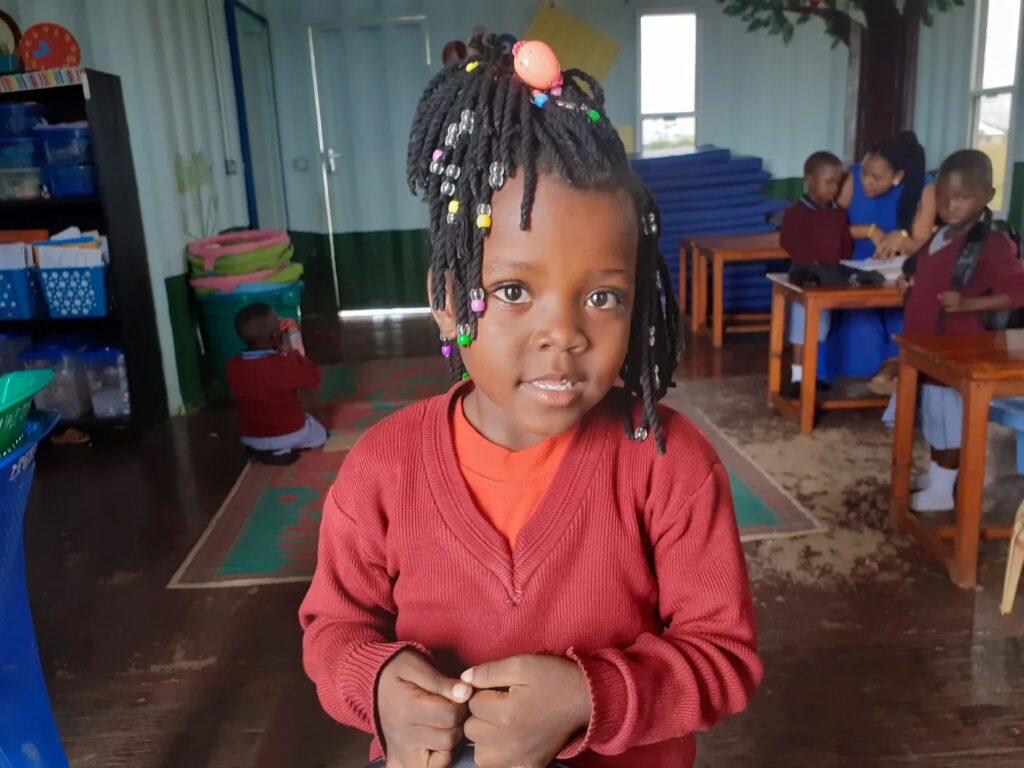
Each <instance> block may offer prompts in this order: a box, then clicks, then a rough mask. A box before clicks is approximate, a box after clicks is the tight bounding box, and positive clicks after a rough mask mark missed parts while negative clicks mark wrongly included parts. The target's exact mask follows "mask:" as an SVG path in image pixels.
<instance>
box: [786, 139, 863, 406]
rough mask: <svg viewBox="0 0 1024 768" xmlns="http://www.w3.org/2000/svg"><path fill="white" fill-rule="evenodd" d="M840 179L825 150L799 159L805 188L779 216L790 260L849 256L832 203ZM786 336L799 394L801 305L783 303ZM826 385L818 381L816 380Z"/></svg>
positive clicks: (839, 166)
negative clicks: (786, 309) (801, 159)
mask: <svg viewBox="0 0 1024 768" xmlns="http://www.w3.org/2000/svg"><path fill="white" fill-rule="evenodd" d="M842 183H843V163H842V161H841V160H840V159H839V158H838V157H836V156H835V155H833V154H832V153H831V152H815V153H814V154H813V155H811V156H810V157H808V158H807V162H805V163H804V186H805V187H806V189H807V191H806V192H805V193H804V195H803V197H801V198H800V200H798V201H797V202H796V203H794V204H793V205H791V206H790V207H789V208H787V209H786V212H785V214H784V215H783V217H782V233H781V235H780V241H781V244H782V247H783V249H785V251H786V253H788V254H789V258H790V260H791V261H792V263H793V265H794V266H803V265H806V264H838V263H839V262H840V261H846V260H848V259H849V258H850V254H851V253H852V251H853V240H852V239H851V238H850V221H849V218H848V217H847V215H846V211H845V210H844V209H843V208H840V207H839V206H838V205H836V197H837V196H838V195H839V188H840V187H841V186H842ZM789 306H790V311H789V342H790V344H792V345H793V365H792V368H791V376H790V381H791V382H792V383H791V384H790V396H791V397H794V398H796V397H800V382H801V381H803V365H802V364H801V363H800V361H801V360H803V344H804V319H805V315H804V307H803V305H802V304H796V303H792V304H790V305H789ZM831 320H832V312H831V311H829V310H824V311H822V313H821V315H820V319H819V322H820V325H819V326H818V341H825V339H827V338H828V329H829V324H830V322H831ZM816 384H817V385H819V386H820V387H821V388H826V387H827V385H826V384H825V382H824V381H821V380H819V381H818V382H816Z"/></svg>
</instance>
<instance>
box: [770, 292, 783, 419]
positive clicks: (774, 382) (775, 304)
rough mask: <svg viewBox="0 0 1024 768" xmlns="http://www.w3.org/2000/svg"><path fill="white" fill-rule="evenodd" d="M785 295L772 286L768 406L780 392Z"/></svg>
mask: <svg viewBox="0 0 1024 768" xmlns="http://www.w3.org/2000/svg"><path fill="white" fill-rule="evenodd" d="M785 329H786V295H785V294H784V293H783V292H782V289H781V288H780V287H779V286H778V285H775V284H774V283H773V284H772V319H771V330H769V331H768V404H769V405H771V404H772V395H777V394H779V393H780V392H782V353H783V348H784V344H785Z"/></svg>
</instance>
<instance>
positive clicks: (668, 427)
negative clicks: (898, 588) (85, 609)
mask: <svg viewBox="0 0 1024 768" xmlns="http://www.w3.org/2000/svg"><path fill="white" fill-rule="evenodd" d="M474 44H475V45H476V47H477V48H478V50H480V53H479V54H478V55H474V56H473V57H471V58H470V60H469V61H468V62H467V63H465V64H464V65H458V64H452V65H449V66H448V67H447V68H446V69H444V70H443V71H441V72H440V73H438V74H437V75H436V76H435V78H434V80H433V81H432V82H431V83H430V85H429V86H428V87H427V90H426V91H425V93H424V95H423V98H422V100H421V102H420V104H419V107H418V108H417V110H416V112H415V117H414V119H413V127H412V131H411V134H410V139H409V152H408V163H409V165H408V174H409V183H410V185H411V187H412V188H413V189H414V190H415V191H417V192H422V193H424V199H425V200H426V201H427V202H428V204H429V211H430V218H429V226H430V240H431V246H432V247H431V254H432V265H431V272H430V277H429V285H430V293H431V304H432V307H433V310H434V319H435V320H436V322H437V324H438V326H439V329H440V332H441V339H442V341H441V345H440V346H441V354H442V355H444V357H445V358H447V360H448V362H449V364H450V366H451V372H452V374H453V378H454V379H455V381H456V382H457V384H456V386H454V387H453V388H452V389H451V390H450V391H449V392H448V393H447V394H445V395H442V396H439V397H434V398H431V399H429V400H426V401H424V402H420V403H417V404H415V405H412V406H410V407H409V408H407V409H405V410H403V411H400V412H399V413H397V414H395V415H393V416H391V417H389V418H387V419H385V420H384V421H382V422H380V423H379V424H377V425H375V426H374V427H373V428H372V429H370V430H369V431H368V432H367V433H366V434H365V435H364V436H363V438H362V439H361V440H360V441H359V443H358V444H357V445H356V446H355V447H354V448H353V449H352V451H351V453H349V455H348V457H347V458H346V459H345V463H344V464H343V465H342V467H341V471H340V473H339V474H338V479H337V481H336V482H335V484H334V487H333V489H332V490H331V492H330V493H329V494H328V497H327V500H326V503H325V506H324V513H323V521H322V524H321V528H320V545H319V547H320V548H319V556H318V562H317V568H316V574H315V575H314V577H313V583H312V584H311V585H310V588H309V593H308V594H307V595H306V598H305V600H304V601H303V604H302V607H301V608H300V612H299V615H300V620H301V623H302V627H303V630H304V631H305V636H304V638H303V663H304V665H305V669H306V671H307V673H308V674H309V676H310V677H311V678H312V679H313V681H314V682H315V683H316V687H317V694H318V695H319V697H320V702H321V704H322V705H323V707H324V709H325V710H326V711H327V713H328V714H330V715H331V716H332V717H334V718H335V719H336V720H338V721H339V722H341V723H344V724H346V725H350V726H354V727H356V728H359V729H361V730H364V731H366V732H368V733H371V734H373V736H374V739H373V747H372V750H373V757H374V758H378V757H380V756H381V755H382V753H386V754H387V764H388V765H389V766H405V767H406V768H409V767H410V766H427V765H437V766H447V765H449V764H451V761H452V759H453V751H458V750H461V748H462V745H463V742H467V741H468V742H472V743H473V744H474V745H475V764H476V765H478V766H481V767H482V768H486V767H488V766H490V767H494V766H531V767H536V768H540V767H542V766H547V765H548V764H549V763H550V762H551V760H552V759H553V758H555V757H556V756H557V757H558V759H559V760H564V761H569V762H571V764H572V765H573V766H576V768H655V767H656V766H672V767H673V768H690V767H691V766H692V765H693V761H694V753H695V750H696V740H695V738H694V733H695V732H697V731H704V730H707V729H708V728H710V727H711V726H712V725H714V724H715V723H716V722H718V721H719V720H721V719H723V718H724V717H726V716H727V715H729V714H732V713H734V712H738V711H740V710H742V709H743V708H744V707H745V706H746V704H747V701H748V700H749V699H750V697H751V695H753V693H754V690H755V689H756V688H757V685H758V683H759V682H760V680H761V674H762V670H761V662H760V660H759V658H758V655H757V648H756V643H755V633H754V615H753V609H752V606H751V599H750V592H749V586H748V584H747V573H746V566H745V563H744V559H743V550H742V549H741V547H740V543H739V538H738V536H737V529H736V513H735V510H734V509H733V503H732V497H731V495H730V488H729V478H728V474H727V472H726V470H725V468H724V467H723V465H722V463H721V461H720V460H719V458H718V456H717V455H716V454H715V451H714V449H713V448H712V447H711V445H710V444H709V443H708V441H707V440H706V439H705V438H704V436H702V435H701V434H700V433H699V432H698V431H697V429H696V428H695V427H694V426H693V424H691V423H690V422H689V421H688V420H687V419H686V418H685V417H684V416H682V415H681V414H679V413H677V412H675V411H672V410H669V409H667V408H664V407H660V406H659V405H658V401H659V400H660V399H661V398H662V397H663V396H664V395H665V393H666V391H667V390H668V387H669V386H670V384H671V381H672V376H673V372H674V370H675V368H676V363H677V356H676V351H677V349H678V347H677V334H676V320H677V317H678V308H677V306H676V302H675V300H674V295H673V290H672V281H671V278H670V277H669V273H668V268H667V265H666V264H665V260H664V259H663V258H662V256H661V254H660V253H659V252H658V238H659V233H658V232H659V227H660V221H659V215H658V209H657V206H656V205H655V203H654V200H653V198H652V197H651V193H650V191H649V190H648V189H646V188H645V187H644V185H643V183H642V182H641V181H640V179H639V178H637V176H636V174H635V173H634V172H633V170H632V169H631V167H630V164H629V159H628V157H627V156H626V151H625V148H624V147H623V145H622V140H621V139H620V138H619V135H618V133H617V132H616V130H615V128H614V127H613V125H612V122H611V120H609V118H608V116H607V114H606V113H605V109H604V92H603V90H602V89H601V86H600V85H599V84H598V83H597V81H595V80H594V79H593V78H591V77H590V76H589V75H586V74H584V73H583V72H580V71H579V70H573V69H570V70H566V71H565V72H564V73H562V72H560V70H559V68H558V64H557V61H556V60H555V59H554V54H553V52H551V50H550V49H549V48H547V46H546V45H544V44H543V43H539V42H537V41H527V42H520V43H517V45H516V47H515V48H514V49H513V50H514V53H513V55H511V56H510V55H507V54H505V53H503V52H502V49H501V47H500V43H499V42H498V40H497V38H496V37H495V36H494V35H490V36H488V38H487V39H486V41H481V40H480V39H479V38H477V39H476V40H475V41H474ZM524 54H528V55H524ZM513 56H514V57H515V59H514V61H513ZM549 64H550V65H551V66H550V68H549V67H548V66H547V65H549ZM513 67H514V69H513ZM534 67H537V68H544V71H543V73H539V72H537V71H535V69H534ZM524 77H525V78H529V80H528V81H527V82H529V83H530V85H528V84H527V82H524V80H523V78H524ZM563 80H564V82H563ZM534 83H535V84H534ZM531 85H532V87H531ZM534 88H536V89H537V90H534ZM548 89H550V90H548ZM542 97H543V98H542ZM617 382H619V383H617ZM663 454H664V455H663Z"/></svg>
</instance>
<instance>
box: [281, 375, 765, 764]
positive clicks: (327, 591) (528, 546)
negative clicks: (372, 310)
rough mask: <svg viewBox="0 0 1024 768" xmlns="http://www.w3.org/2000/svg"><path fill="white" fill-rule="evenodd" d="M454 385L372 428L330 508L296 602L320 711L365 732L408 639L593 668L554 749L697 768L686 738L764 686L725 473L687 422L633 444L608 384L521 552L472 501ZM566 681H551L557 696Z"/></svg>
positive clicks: (462, 660)
mask: <svg viewBox="0 0 1024 768" xmlns="http://www.w3.org/2000/svg"><path fill="white" fill-rule="evenodd" d="M461 389H462V387H455V388H453V390H452V391H451V392H449V393H448V394H447V395H443V396H440V397H436V398H433V399H430V400H427V401H424V402H422V403H418V404H416V405H414V406H411V407H409V408H407V409H405V410H403V411H401V412H399V413H397V414H395V415H394V416H392V417H390V418H388V419H386V420H384V421H383V422H381V423H380V424H378V425H377V426H375V427H374V428H373V429H371V430H370V431H369V432H367V434H366V435H364V436H363V438H362V439H361V440H360V441H359V443H358V444H357V445H356V446H355V447H354V448H353V449H352V451H351V452H350V453H349V455H348V457H347V458H346V460H345V462H344V464H343V465H342V468H341V471H340V472H339V474H338V479H337V481H336V482H335V484H334V486H333V488H332V490H331V492H330V494H329V495H328V499H327V501H326V504H325V507H324V513H323V518H322V521H321V528H320V549H319V555H318V562H317V569H316V573H315V575H314V577H313V582H312V584H311V585H310V588H309V592H308V594H307V595H306V598H305V600H304V601H303V603H302V606H301V608H300V610H299V618H300V622H301V625H302V627H303V629H304V631H305V635H304V638H303V663H304V666H305V669H306V672H307V674H308V675H309V677H310V678H311V679H312V680H313V682H314V683H315V684H316V687H317V693H318V695H319V697H320V702H321V704H322V706H323V707H324V709H325V711H326V712H327V713H328V714H329V715H331V716H332V717H333V718H335V719H336V720H338V721H339V722H341V723H343V724H346V725H350V726H354V727H356V728H359V729H361V730H364V731H366V732H368V733H371V734H373V735H374V742H373V746H372V749H371V757H372V758H376V757H379V756H380V755H381V751H382V750H381V743H382V739H381V734H380V732H379V728H378V725H377V718H376V706H375V695H376V684H377V679H378V677H379V674H380V671H381V669H382V668H383V667H384V666H385V665H386V664H387V663H388V662H389V661H390V660H391V659H392V658H393V657H394V656H395V654H396V653H398V652H400V651H401V650H403V649H406V648H415V649H417V650H419V651H420V652H422V653H424V654H427V655H428V656H429V657H430V658H431V661H432V663H433V664H434V665H435V666H436V667H437V668H438V669H439V670H441V671H442V672H444V673H445V674H448V675H451V676H454V677H457V676H458V675H459V674H460V673H461V672H462V671H463V670H464V669H466V668H468V667H470V666H473V665H476V664H480V663H483V662H487V661H495V660H499V659H503V658H507V657H510V656H515V655H518V654H536V653H546V654H553V655H559V656H564V657H566V658H568V659H571V660H573V661H574V662H575V663H577V664H578V665H579V667H580V669H581V670H582V671H583V673H584V675H585V677H586V680H587V683H588V687H589V691H590V697H591V704H592V716H591V721H590V724H589V726H588V728H587V729H586V732H585V733H582V734H580V735H579V737H578V738H576V739H575V740H573V741H572V742H571V743H570V744H568V745H567V746H566V749H565V750H564V752H563V753H562V754H561V755H560V758H561V759H563V760H566V761H567V762H569V763H570V764H571V765H573V766H579V767H581V768H598V767H600V768H607V767H611V766H614V767H615V768H641V766H643V768H651V767H652V766H673V767H677V766H678V767H680V768H686V767H687V766H691V765H692V763H693V759H694V755H695V751H696V746H695V741H694V737H693V733H694V732H695V731H698V730H706V729H707V728H709V727H711V726H712V725H713V724H714V723H715V722H717V721H718V720H720V719H722V718H723V717H725V716H726V715H729V714H731V713H735V712H739V711H741V710H742V709H744V708H745V707H746V704H747V702H748V700H749V698H750V697H751V695H752V694H753V692H754V690H755V689H756V687H757V685H758V684H759V682H760V680H761V676H762V667H761V662H760V659H759V658H758V655H757V651H756V641H755V630H754V617H753V609H752V606H751V598H750V589H749V585H748V582H747V573H746V564H745V562H744V559H743V551H742V549H741V547H740V543H739V537H738V532H737V527H736V517H735V513H734V510H733V505H732V498H731V496H730V491H729V480H728V475H727V473H726V471H725V469H724V468H723V467H722V465H721V463H720V462H719V460H718V457H717V456H716V454H715V452H714V449H712V448H711V446H710V445H709V444H708V442H707V440H706V439H705V438H704V437H703V436H702V435H701V434H700V433H699V431H698V430H697V429H696V428H695V427H694V426H693V425H692V424H691V423H690V422H689V421H688V420H687V419H685V418H684V417H683V416H681V415H680V414H678V413H676V412H674V411H671V410H669V409H665V408H662V409H660V410H659V417H660V419H661V424H662V429H663V432H664V435H665V439H666V443H667V453H666V455H664V456H658V455H657V453H656V451H655V450H654V445H653V441H652V440H650V439H649V440H646V441H642V442H637V441H632V440H628V439H627V438H626V437H625V435H624V433H623V428H622V413H623V409H624V408H625V407H626V406H627V405H629V406H630V407H633V408H636V407H637V406H636V404H635V403H627V401H625V399H624V398H625V395H624V394H623V393H622V392H621V390H613V392H612V393H611V394H610V395H609V396H608V398H606V399H605V401H604V402H603V403H601V404H600V405H598V406H597V407H595V408H594V409H592V410H591V411H590V413H588V414H587V415H586V416H585V417H584V419H583V420H582V421H581V423H580V424H579V426H578V427H577V430H576V434H575V435H574V437H573V440H572V443H571V445H570V446H569V448H568V450H567V452H566V455H565V457H564V459H563V460H562V462H561V464H560V466H559V468H558V471H557V472H556V474H555V476H554V478H552V481H551V485H550V487H549V489H548V493H547V494H546V495H545V497H544V499H543V501H542V502H541V504H540V507H539V508H538V509H537V510H536V511H535V512H534V514H533V515H532V516H531V517H530V519H529V521H528V522H527V523H526V525H525V526H524V527H523V529H522V531H521V532H520V535H519V538H518V544H517V546H516V549H515V551H514V552H512V551H511V550H510V549H509V546H508V543H507V542H506V541H505V539H504V538H503V537H502V536H501V534H500V533H498V531H496V530H495V529H494V528H493V527H492V526H491V525H489V524H488V522H487V520H486V518H485V517H484V516H483V515H482V514H481V513H480V511H479V510H478V509H477V508H476V507H475V505H474V504H473V501H472V498H471V496H470V493H469V490H468V488H467V487H466V483H465V481H464V479H463V477H462V475H461V473H460V472H459V466H458V463H457V461H456V457H455V451H454V448H453V442H452V430H451V422H450V417H449V415H450V413H451V408H452V403H453V400H454V398H456V397H458V396H459V394H460V390H461ZM556 695H557V694H556Z"/></svg>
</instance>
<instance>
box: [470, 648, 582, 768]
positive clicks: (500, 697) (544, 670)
mask: <svg viewBox="0 0 1024 768" xmlns="http://www.w3.org/2000/svg"><path fill="white" fill-rule="evenodd" d="M462 680H463V682H466V683H469V684H471V685H472V686H473V688H474V689H476V691H477V693H475V694H474V695H473V698H472V699H471V700H470V702H469V711H470V712H471V713H472V715H471V717H470V718H469V720H467V721H466V725H465V732H466V738H467V739H469V740H470V741H472V742H474V743H475V744H476V764H477V766H478V768H546V766H547V765H548V764H549V763H550V762H551V761H552V760H553V759H554V758H555V757H556V756H557V755H558V753H559V752H561V751H562V750H563V749H564V748H565V745H566V744H567V743H568V742H569V741H570V740H571V739H572V737H573V736H574V735H576V734H577V733H579V732H580V731H583V730H586V728H587V726H588V725H589V724H590V707H591V702H590V690H589V688H588V686H587V680H586V677H585V676H584V675H583V672H582V670H580V668H579V667H578V666H577V665H576V664H575V663H573V662H572V661H569V660H568V659H563V658H559V657H557V656H515V657H513V658H510V659H504V660H502V661H495V662H491V663H489V664H482V665H480V666H478V667H474V668H473V669H470V670H467V671H466V672H464V673H463V675H462ZM506 689H507V692H506Z"/></svg>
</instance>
